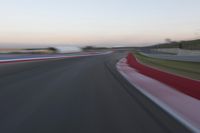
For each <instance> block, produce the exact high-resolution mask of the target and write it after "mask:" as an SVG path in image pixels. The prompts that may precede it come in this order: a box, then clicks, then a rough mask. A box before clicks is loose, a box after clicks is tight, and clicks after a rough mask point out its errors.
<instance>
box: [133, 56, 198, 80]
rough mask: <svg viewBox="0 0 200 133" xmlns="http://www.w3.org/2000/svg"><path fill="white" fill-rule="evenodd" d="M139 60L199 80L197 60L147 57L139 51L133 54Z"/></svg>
mask: <svg viewBox="0 0 200 133" xmlns="http://www.w3.org/2000/svg"><path fill="white" fill-rule="evenodd" d="M135 55H136V57H137V59H139V61H140V62H142V63H144V64H147V65H150V66H153V67H156V68H159V69H161V70H165V71H168V72H172V73H175V74H178V75H183V76H186V77H189V78H192V79H197V80H200V69H199V68H200V63H199V62H185V61H172V60H163V59H157V58H151V57H147V56H145V55H142V54H140V53H136V54H135Z"/></svg>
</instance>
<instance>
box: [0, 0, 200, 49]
mask: <svg viewBox="0 0 200 133" xmlns="http://www.w3.org/2000/svg"><path fill="white" fill-rule="evenodd" d="M199 35H200V0H151V1H150V0H0V45H2V46H3V45H7V46H8V45H12V46H14V44H24V45H27V46H28V45H31V44H38V45H39V44H40V45H41V46H42V45H44V44H45V45H47V44H55V45H56V44H59V45H60V44H70V45H101V44H102V45H132V46H142V45H148V44H153V43H159V42H163V41H164V40H165V38H171V39H172V40H187V39H197V38H198V37H200V36H199Z"/></svg>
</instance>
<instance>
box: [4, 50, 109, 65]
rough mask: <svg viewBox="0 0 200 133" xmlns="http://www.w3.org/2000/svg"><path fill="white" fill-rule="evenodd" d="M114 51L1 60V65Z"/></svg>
mask: <svg viewBox="0 0 200 133" xmlns="http://www.w3.org/2000/svg"><path fill="white" fill-rule="evenodd" d="M110 53H112V51H108V52H102V53H86V54H85V53H83V55H68V56H67V55H66V56H55V57H35V58H20V59H5V60H0V63H5V62H24V61H35V60H45V59H59V58H75V57H85V56H97V55H106V54H110Z"/></svg>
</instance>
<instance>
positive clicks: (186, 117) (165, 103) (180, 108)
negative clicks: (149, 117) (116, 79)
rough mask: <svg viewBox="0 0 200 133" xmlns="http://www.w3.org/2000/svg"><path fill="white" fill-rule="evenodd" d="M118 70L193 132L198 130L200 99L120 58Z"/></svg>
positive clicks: (199, 130)
mask: <svg viewBox="0 0 200 133" xmlns="http://www.w3.org/2000/svg"><path fill="white" fill-rule="evenodd" d="M116 67H117V69H118V71H119V72H120V73H121V74H122V75H123V76H124V77H125V78H126V79H127V80H128V81H129V82H130V83H131V84H132V85H133V86H135V87H136V88H137V89H138V90H139V91H140V92H141V93H143V94H144V95H145V96H147V97H148V98H149V99H151V100H152V101H153V102H154V103H156V104H157V105H159V106H160V107H161V108H163V109H164V110H165V111H166V112H168V113H169V114H170V115H172V116H173V117H174V118H176V119H177V120H178V121H180V122H181V123H182V124H184V125H185V126H186V127H188V128H189V129H191V130H192V131H194V132H200V115H199V111H200V100H198V99H195V98H193V97H190V96H188V95H186V94H184V93H181V92H179V91H177V90H175V89H173V88H171V87H169V86H167V85H165V84H163V83H161V82H159V81H157V80H155V79H152V78H150V77H147V76H145V75H143V74H140V73H138V72H137V71H136V70H135V69H134V68H131V67H129V66H128V64H127V63H126V59H125V58H124V59H122V60H120V61H119V62H118V63H117V65H116Z"/></svg>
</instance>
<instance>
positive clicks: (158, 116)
mask: <svg viewBox="0 0 200 133" xmlns="http://www.w3.org/2000/svg"><path fill="white" fill-rule="evenodd" d="M122 56H124V54H123V53H113V54H109V55H99V56H91V57H78V58H69V59H53V60H47V61H34V62H26V63H12V64H0V107H1V108H0V132H1V133H134V132H136V133H140V132H141V133H142V132H144V133H163V132H174V133H178V132H180V133H184V132H189V130H187V129H186V128H185V127H183V126H182V125H181V124H180V123H179V122H177V121H176V120H175V119H174V118H172V117H171V116H169V115H168V114H167V113H166V112H165V111H163V110H162V109H160V108H159V107H158V106H157V105H155V104H154V103H152V102H151V101H150V100H149V99H147V98H146V97H145V96H143V95H142V94H141V93H139V92H138V91H137V90H136V89H135V88H134V87H133V86H131V85H130V84H129V83H128V82H127V81H126V80H125V79H124V78H123V77H122V76H121V75H120V74H119V73H118V72H117V71H116V68H115V63H116V61H117V60H118V59H120V58H121V57H122Z"/></svg>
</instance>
